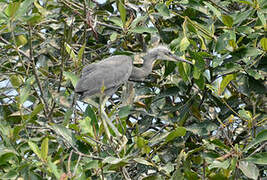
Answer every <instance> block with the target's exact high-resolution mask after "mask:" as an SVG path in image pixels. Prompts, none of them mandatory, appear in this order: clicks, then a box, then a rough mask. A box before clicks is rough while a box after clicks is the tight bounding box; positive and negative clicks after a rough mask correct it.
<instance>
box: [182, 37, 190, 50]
mask: <svg viewBox="0 0 267 180" xmlns="http://www.w3.org/2000/svg"><path fill="white" fill-rule="evenodd" d="M189 45H190V42H189V40H188V39H187V37H183V39H182V40H181V42H180V51H185V50H186V49H187V48H188V46H189Z"/></svg>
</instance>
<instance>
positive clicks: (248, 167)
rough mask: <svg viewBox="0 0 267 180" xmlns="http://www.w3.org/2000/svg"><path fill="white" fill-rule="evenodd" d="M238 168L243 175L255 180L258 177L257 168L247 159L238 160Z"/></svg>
mask: <svg viewBox="0 0 267 180" xmlns="http://www.w3.org/2000/svg"><path fill="white" fill-rule="evenodd" d="M238 167H239V169H240V170H241V171H242V172H243V173H244V175H245V176H247V177H248V178H251V179H255V180H257V179H258V177H259V169H258V168H257V166H256V165H255V164H253V163H251V162H248V161H240V162H239V166H238Z"/></svg>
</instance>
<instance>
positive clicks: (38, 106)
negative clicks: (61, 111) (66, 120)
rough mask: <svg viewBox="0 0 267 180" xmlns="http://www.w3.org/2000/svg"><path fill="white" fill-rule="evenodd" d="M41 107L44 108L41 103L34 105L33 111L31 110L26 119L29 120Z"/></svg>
mask: <svg viewBox="0 0 267 180" xmlns="http://www.w3.org/2000/svg"><path fill="white" fill-rule="evenodd" d="M43 109H44V105H43V104H38V105H37V106H35V107H34V109H33V111H32V113H31V114H30V116H29V117H28V120H31V119H32V118H33V117H34V116H36V115H37V114H39V112H41V111H42V110H43Z"/></svg>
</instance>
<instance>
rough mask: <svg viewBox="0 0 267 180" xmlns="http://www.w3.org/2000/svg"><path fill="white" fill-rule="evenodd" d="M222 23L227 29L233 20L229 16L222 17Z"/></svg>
mask: <svg viewBox="0 0 267 180" xmlns="http://www.w3.org/2000/svg"><path fill="white" fill-rule="evenodd" d="M222 22H223V24H224V25H226V26H227V27H229V28H231V27H232V26H233V24H234V20H233V18H232V17H231V16H228V15H222Z"/></svg>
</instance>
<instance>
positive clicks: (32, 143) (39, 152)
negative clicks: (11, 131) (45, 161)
mask: <svg viewBox="0 0 267 180" xmlns="http://www.w3.org/2000/svg"><path fill="white" fill-rule="evenodd" d="M28 144H29V146H30V148H31V150H32V151H33V152H34V153H35V154H36V155H37V156H38V158H39V159H42V155H41V151H40V150H39V148H38V146H37V144H35V143H34V142H31V141H28Z"/></svg>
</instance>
